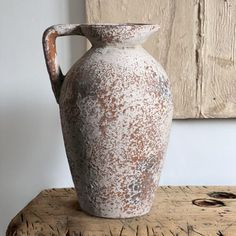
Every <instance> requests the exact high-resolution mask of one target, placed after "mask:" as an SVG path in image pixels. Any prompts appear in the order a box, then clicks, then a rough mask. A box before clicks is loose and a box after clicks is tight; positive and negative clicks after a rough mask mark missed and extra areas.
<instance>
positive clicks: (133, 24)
mask: <svg viewBox="0 0 236 236" xmlns="http://www.w3.org/2000/svg"><path fill="white" fill-rule="evenodd" d="M80 26H81V27H83V26H85V27H86V26H87V27H88V26H92V27H103V26H121V27H126V26H156V27H160V26H159V25H158V24H156V23H141V22H137V23H136V22H134V23H130V22H127V23H109V22H108V23H83V24H81V25H80Z"/></svg>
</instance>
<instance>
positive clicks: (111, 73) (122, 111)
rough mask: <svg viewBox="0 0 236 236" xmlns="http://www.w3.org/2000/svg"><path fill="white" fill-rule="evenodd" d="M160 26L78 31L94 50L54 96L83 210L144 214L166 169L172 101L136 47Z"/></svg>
mask: <svg viewBox="0 0 236 236" xmlns="http://www.w3.org/2000/svg"><path fill="white" fill-rule="evenodd" d="M157 29H158V26H157V25H149V24H136V25H135V24H126V25H106V24H105V25H80V26H79V31H80V34H81V35H84V36H86V37H87V38H88V39H89V40H90V42H91V43H92V45H93V46H92V48H91V49H90V50H89V51H88V52H87V53H86V54H85V55H84V56H83V57H82V58H81V59H80V60H78V61H77V62H76V63H75V64H74V65H73V67H72V68H71V69H70V71H69V72H68V73H67V75H66V76H65V78H64V79H63V83H62V86H61V88H60V96H59V98H58V102H59V106H60V115H61V123H62V130H63V136H64V141H65V147H66V152H67V157H68V160H69V165H70V169H71V173H72V177H73V181H74V184H75V188H76V190H77V193H78V199H79V203H80V206H81V208H82V209H83V210H84V211H86V212H88V213H90V214H92V215H96V216H100V217H108V218H127V217H134V216H140V215H143V214H146V213H148V212H149V210H150V208H151V205H152V200H153V197H154V193H155V189H156V187H157V185H158V181H159V177H160V172H161V169H162V165H163V158H164V156H165V152H166V148H167V142H168V137H169V131H170V125H171V120H172V112H173V106H172V98H171V93H170V86H169V80H168V78H167V75H166V73H165V71H164V70H163V68H162V67H161V66H160V65H159V64H158V63H157V62H156V60H155V59H154V58H153V57H152V56H151V55H149V54H148V53H147V51H145V50H144V49H143V48H142V46H141V45H140V44H141V43H142V42H144V41H145V39H146V38H147V37H148V36H149V35H151V34H152V33H153V32H155V31H157Z"/></svg>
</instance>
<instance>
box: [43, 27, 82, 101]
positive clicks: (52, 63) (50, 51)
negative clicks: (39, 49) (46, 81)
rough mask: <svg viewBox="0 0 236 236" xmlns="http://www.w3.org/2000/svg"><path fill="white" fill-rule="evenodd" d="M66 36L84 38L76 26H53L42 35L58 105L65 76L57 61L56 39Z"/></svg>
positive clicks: (79, 28)
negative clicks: (80, 36)
mask: <svg viewBox="0 0 236 236" xmlns="http://www.w3.org/2000/svg"><path fill="white" fill-rule="evenodd" d="M67 35H82V36H84V35H83V33H82V31H81V27H80V25H78V24H66V25H53V26H51V27H49V28H47V29H46V30H45V32H44V34H43V51H44V57H45V61H46V65H47V70H48V74H49V77H50V81H51V85H52V90H53V92H54V95H55V98H56V101H57V103H59V98H60V92H61V86H62V83H63V80H64V77H65V76H64V75H63V73H62V71H61V67H60V65H59V64H58V61H57V50H56V38H57V37H60V36H67Z"/></svg>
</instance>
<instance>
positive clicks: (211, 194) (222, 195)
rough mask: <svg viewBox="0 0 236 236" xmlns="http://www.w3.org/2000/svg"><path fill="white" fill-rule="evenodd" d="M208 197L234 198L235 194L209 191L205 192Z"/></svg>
mask: <svg viewBox="0 0 236 236" xmlns="http://www.w3.org/2000/svg"><path fill="white" fill-rule="evenodd" d="M207 195H208V196H209V197H213V198H219V199H235V198H236V195H235V194H233V193H227V192H211V193H208V194H207Z"/></svg>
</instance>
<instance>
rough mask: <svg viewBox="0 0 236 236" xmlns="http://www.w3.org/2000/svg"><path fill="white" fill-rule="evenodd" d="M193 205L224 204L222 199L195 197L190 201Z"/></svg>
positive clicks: (219, 205)
mask: <svg viewBox="0 0 236 236" xmlns="http://www.w3.org/2000/svg"><path fill="white" fill-rule="evenodd" d="M192 203H193V205H196V206H199V207H223V206H225V204H224V203H223V202H222V201H219V200H215V199H206V198H202V199H195V200H193V201H192Z"/></svg>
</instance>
